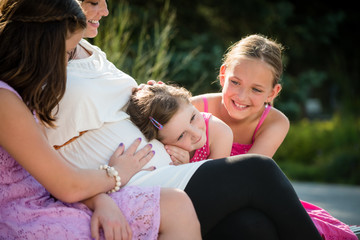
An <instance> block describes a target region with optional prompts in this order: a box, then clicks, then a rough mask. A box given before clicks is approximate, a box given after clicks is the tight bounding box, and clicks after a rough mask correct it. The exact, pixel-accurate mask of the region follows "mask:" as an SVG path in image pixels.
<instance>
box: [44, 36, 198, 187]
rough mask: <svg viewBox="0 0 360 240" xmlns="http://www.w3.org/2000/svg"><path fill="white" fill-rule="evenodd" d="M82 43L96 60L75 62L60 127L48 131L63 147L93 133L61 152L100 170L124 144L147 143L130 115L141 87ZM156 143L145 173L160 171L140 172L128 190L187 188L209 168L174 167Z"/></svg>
mask: <svg viewBox="0 0 360 240" xmlns="http://www.w3.org/2000/svg"><path fill="white" fill-rule="evenodd" d="M80 44H81V45H82V46H83V47H84V48H86V49H87V50H88V51H89V52H92V55H91V56H90V57H88V58H85V59H74V60H71V61H70V62H69V65H68V68H67V71H68V72H67V75H68V79H67V87H66V92H65V95H64V97H63V98H62V100H61V101H60V104H59V109H58V114H57V121H56V122H55V124H56V125H57V128H55V129H47V130H46V134H47V137H48V139H49V142H50V144H51V145H62V144H64V143H65V142H67V141H68V140H70V139H71V138H73V137H74V136H78V135H79V132H81V131H86V130H88V131H87V132H86V133H85V134H83V135H82V136H81V137H79V138H77V139H76V140H75V141H73V142H71V143H69V144H67V145H65V146H63V147H62V148H60V149H59V150H58V152H59V153H60V154H61V155H62V156H63V157H64V158H65V159H67V160H68V161H70V162H72V163H73V164H75V165H76V166H78V167H81V168H96V169H97V168H98V167H99V165H100V164H105V163H107V162H108V160H109V159H110V157H111V155H112V154H113V152H114V151H115V149H116V148H117V147H118V145H119V144H120V143H124V144H125V147H128V146H129V145H130V144H131V143H132V142H133V141H134V140H135V139H136V138H139V137H141V138H142V139H143V140H142V143H141V145H140V147H143V146H145V145H146V144H147V142H146V140H145V137H144V136H143V134H142V133H141V132H140V130H139V129H138V128H137V127H136V126H135V125H134V124H133V123H132V122H131V121H130V119H129V116H128V115H127V114H126V113H125V112H124V108H125V107H126V104H127V102H128V100H129V98H130V94H131V92H132V88H133V87H136V86H137V83H136V82H135V80H134V79H133V78H132V77H130V76H129V75H127V74H125V73H123V72H122V71H120V70H118V69H117V68H116V67H115V66H114V65H113V64H112V63H111V62H109V61H108V60H107V59H106V55H105V53H104V52H102V51H101V50H100V49H99V48H98V47H95V46H92V45H91V44H90V43H88V42H87V41H86V40H81V41H80ZM89 130H90V131H89ZM151 144H152V145H153V150H154V151H155V156H154V157H153V158H152V159H151V161H150V162H149V163H148V164H147V165H146V166H145V167H144V168H146V167H149V166H156V168H157V169H156V170H155V171H151V172H150V171H140V172H139V173H137V174H136V175H135V176H133V178H132V179H131V180H130V182H129V183H128V185H138V186H152V185H160V186H162V187H176V188H180V189H184V188H185V187H186V184H187V182H188V181H189V179H190V178H191V176H192V175H193V173H194V172H195V171H196V170H197V168H198V167H199V166H200V165H201V164H203V163H204V161H202V162H196V163H191V164H184V165H181V166H174V165H169V163H171V159H170V156H169V155H168V154H167V152H166V151H165V149H164V146H163V145H162V143H160V142H159V141H157V140H152V141H151Z"/></svg>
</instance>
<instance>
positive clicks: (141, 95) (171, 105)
mask: <svg viewBox="0 0 360 240" xmlns="http://www.w3.org/2000/svg"><path fill="white" fill-rule="evenodd" d="M190 97H191V93H190V92H189V91H188V90H186V89H185V88H182V87H178V86H175V85H166V84H155V85H152V86H150V85H146V86H145V87H144V88H143V89H141V90H138V89H136V90H135V91H134V92H133V94H132V96H131V98H130V102H129V106H128V108H127V113H128V114H129V115H130V119H131V121H132V122H133V123H134V124H135V125H136V126H138V128H139V129H140V131H141V132H142V133H143V134H144V136H145V137H146V138H147V140H148V141H151V140H152V139H154V138H155V139H159V134H158V132H159V131H161V130H159V129H158V128H157V127H156V126H155V125H154V124H153V123H152V122H151V121H150V117H152V118H154V119H155V120H156V121H157V122H159V123H160V124H161V125H165V124H166V123H168V122H169V121H170V119H171V118H172V117H173V116H174V114H175V113H176V112H177V111H178V110H179V108H180V105H181V104H182V103H186V104H190ZM159 140H161V139H159Z"/></svg>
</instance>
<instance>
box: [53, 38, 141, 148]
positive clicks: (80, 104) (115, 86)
mask: <svg viewBox="0 0 360 240" xmlns="http://www.w3.org/2000/svg"><path fill="white" fill-rule="evenodd" d="M80 44H81V45H82V46H84V47H85V48H86V49H88V50H89V51H91V52H93V54H92V55H91V56H90V57H88V58H85V59H76V60H71V61H70V62H69V64H68V67H67V70H68V71H67V85H66V91H65V95H64V97H63V98H62V100H61V101H60V104H59V111H58V114H57V121H56V125H57V128H56V129H48V130H47V136H48V140H49V142H50V144H51V145H62V144H64V143H65V142H66V141H68V140H69V139H71V138H73V137H75V136H78V135H79V132H81V131H84V130H91V129H97V128H100V127H101V126H102V125H103V124H104V122H115V121H120V120H122V119H125V118H127V117H128V115H127V114H126V113H125V112H124V111H122V110H121V109H122V108H123V107H124V106H125V105H126V104H127V102H128V100H129V97H130V95H131V91H132V89H133V88H134V87H137V83H136V82H135V80H134V79H133V78H132V77H130V76H129V75H127V74H125V73H123V72H122V71H120V70H119V69H117V68H116V67H115V66H114V64H112V63H111V62H109V61H108V60H107V59H106V55H105V53H104V52H102V51H101V50H100V49H99V48H98V47H96V46H92V45H91V44H90V43H88V42H87V41H85V40H81V42H80ZM55 110H56V109H55Z"/></svg>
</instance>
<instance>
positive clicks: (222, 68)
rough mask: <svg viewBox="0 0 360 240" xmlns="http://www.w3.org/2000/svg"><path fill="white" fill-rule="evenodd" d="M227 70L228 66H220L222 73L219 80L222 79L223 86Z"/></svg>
mask: <svg viewBox="0 0 360 240" xmlns="http://www.w3.org/2000/svg"><path fill="white" fill-rule="evenodd" d="M225 72H226V66H225V65H221V67H220V74H219V80H220V85H221V86H222V87H224V83H225Z"/></svg>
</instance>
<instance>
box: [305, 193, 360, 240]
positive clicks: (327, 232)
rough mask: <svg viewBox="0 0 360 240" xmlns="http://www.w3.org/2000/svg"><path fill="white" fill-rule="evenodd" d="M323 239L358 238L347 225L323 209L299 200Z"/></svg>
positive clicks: (347, 239)
mask: <svg viewBox="0 0 360 240" xmlns="http://www.w3.org/2000/svg"><path fill="white" fill-rule="evenodd" d="M300 201H301V203H302V205H303V207H304V208H305V210H306V211H307V213H308V214H309V216H310V217H311V219H312V221H313V222H314V224H315V226H316V228H317V229H318V231H319V233H320V235H321V237H322V238H323V239H324V240H358V238H357V236H356V235H355V234H354V233H353V232H352V231H351V230H350V228H349V226H348V225H346V224H345V223H343V222H341V221H339V220H338V219H336V218H334V217H333V216H331V215H330V214H329V213H328V212H327V211H325V210H324V209H322V208H320V207H318V206H316V205H314V204H311V203H308V202H305V201H302V200H300Z"/></svg>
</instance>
